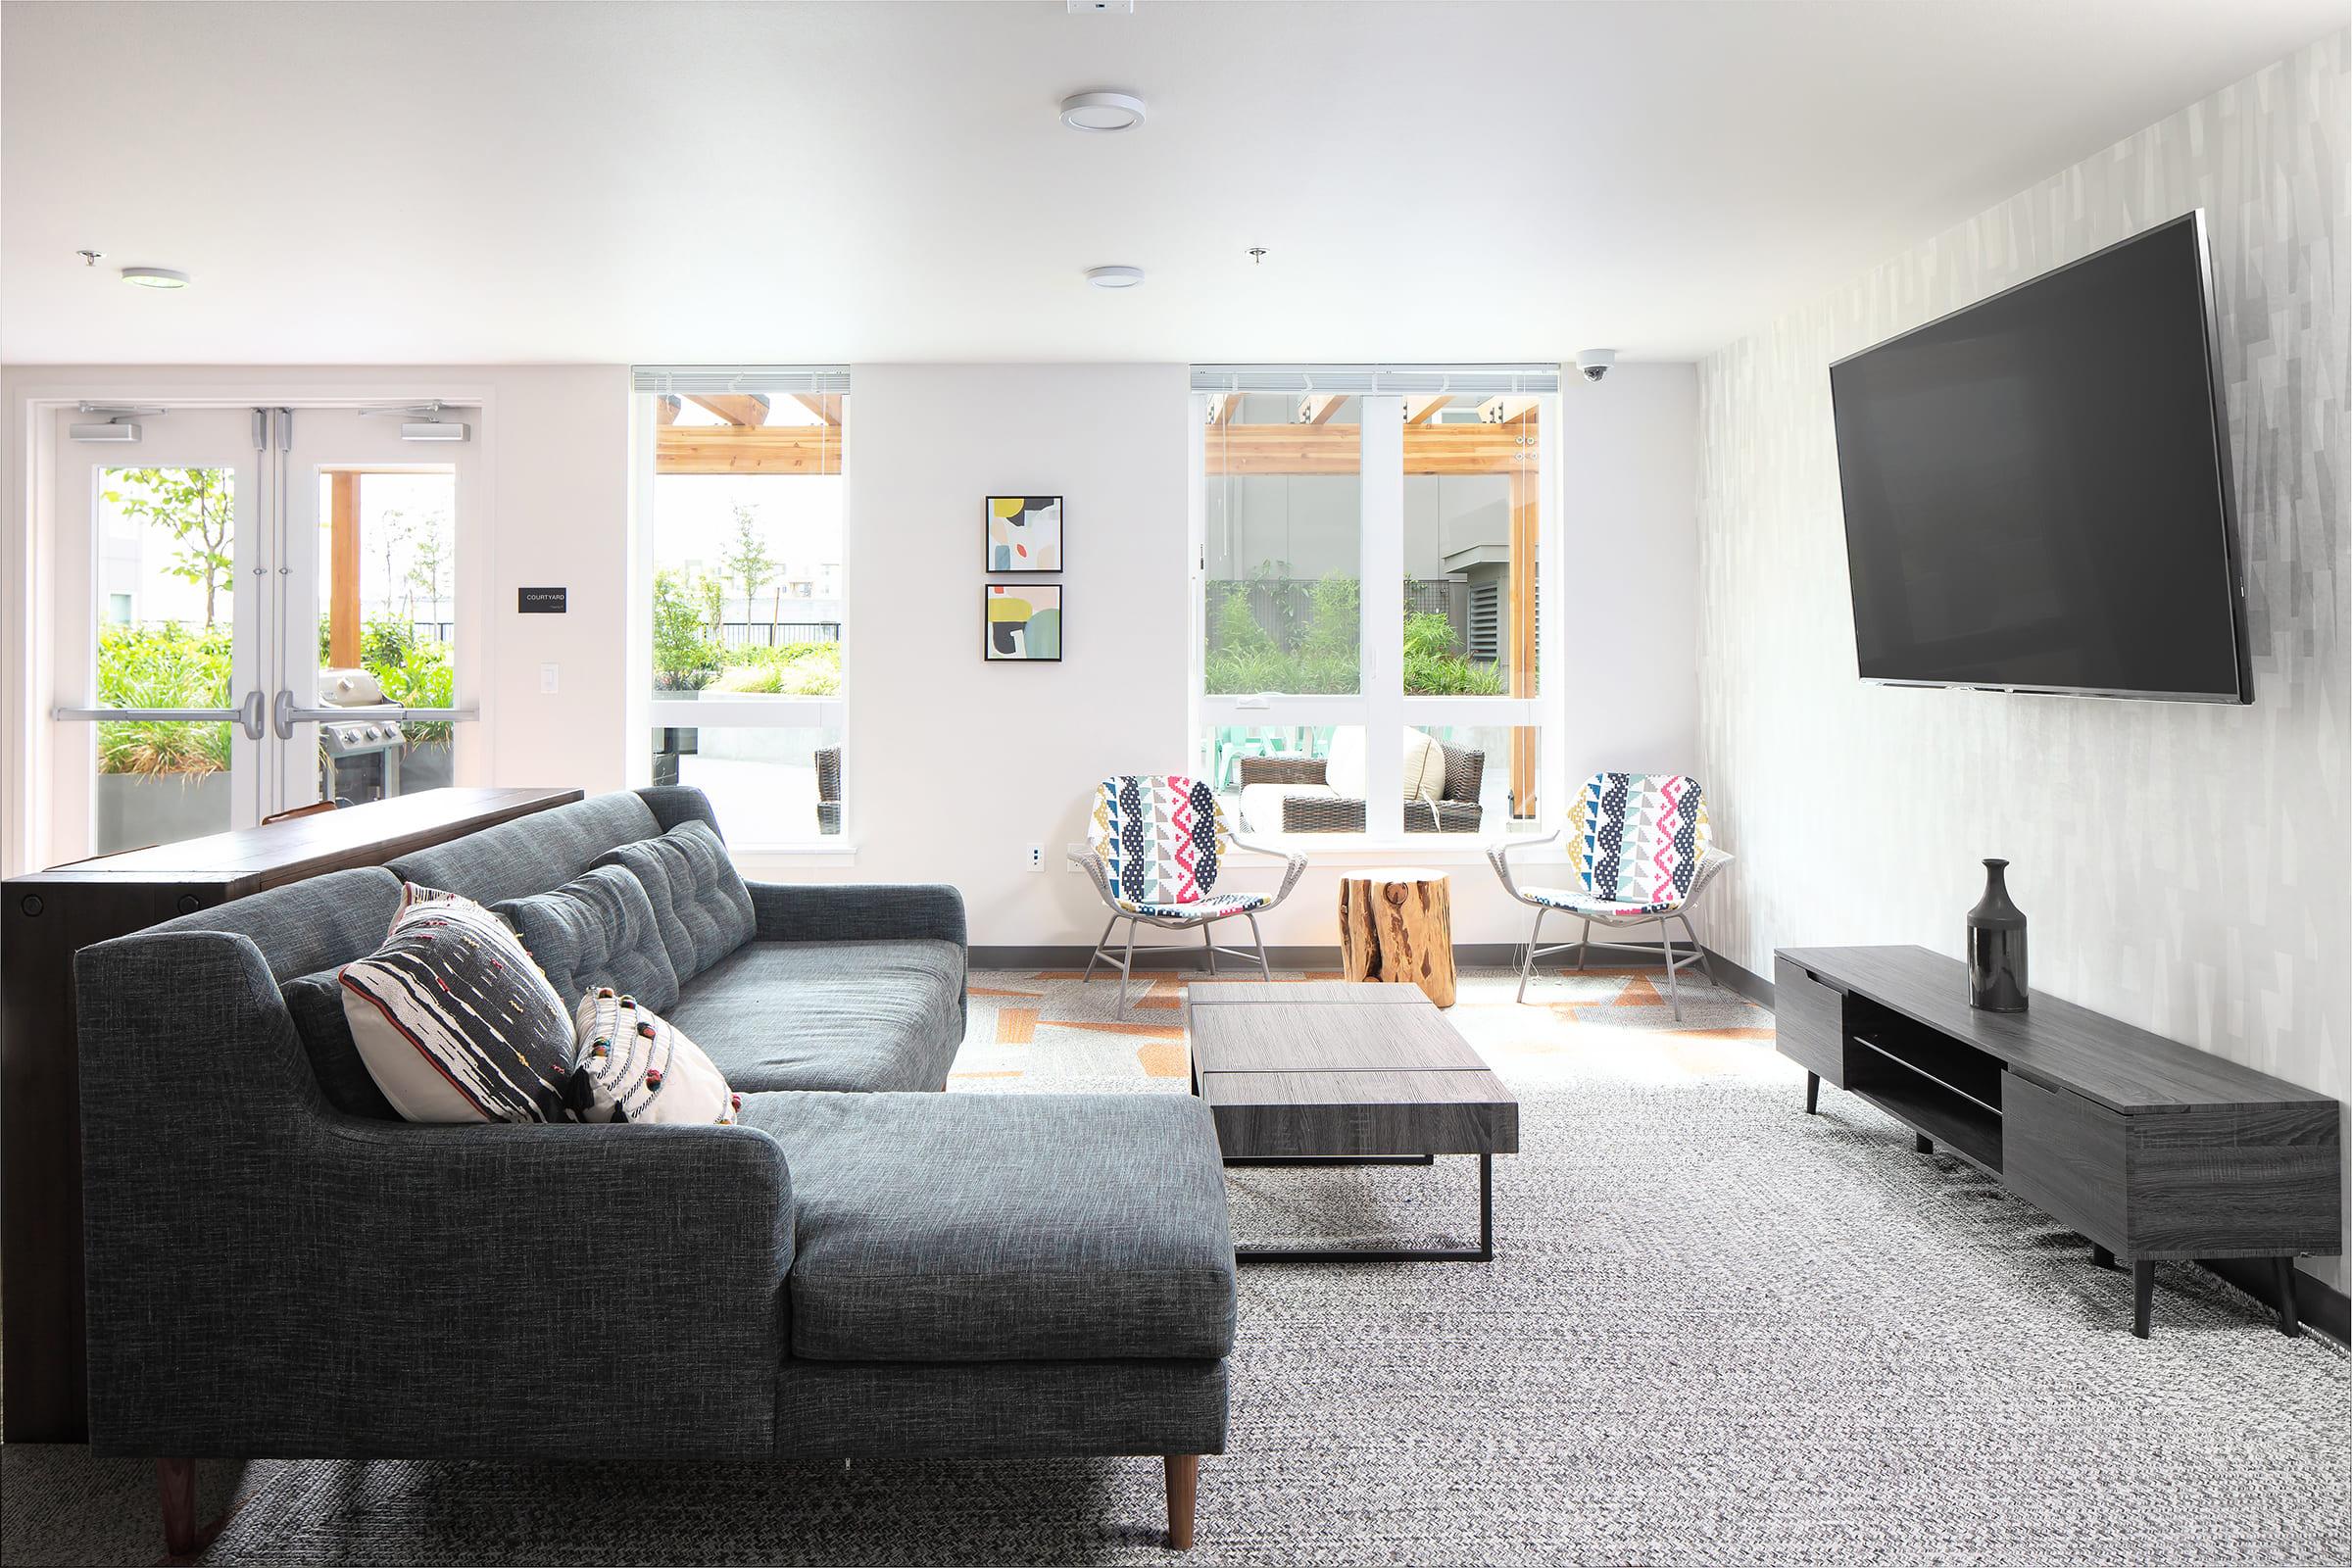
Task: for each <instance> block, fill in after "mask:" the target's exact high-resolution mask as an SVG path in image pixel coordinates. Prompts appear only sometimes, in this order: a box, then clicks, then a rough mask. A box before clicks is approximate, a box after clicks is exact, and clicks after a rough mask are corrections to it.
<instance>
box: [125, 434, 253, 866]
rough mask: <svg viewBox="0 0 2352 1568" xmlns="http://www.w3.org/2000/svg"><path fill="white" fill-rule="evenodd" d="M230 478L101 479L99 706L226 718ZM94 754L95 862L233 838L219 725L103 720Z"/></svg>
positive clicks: (210, 473) (159, 471) (174, 473)
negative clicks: (153, 847)
mask: <svg viewBox="0 0 2352 1568" xmlns="http://www.w3.org/2000/svg"><path fill="white" fill-rule="evenodd" d="M234 479H235V476H234V474H233V473H232V472H231V470H229V469H226V468H108V469H105V470H104V471H103V472H102V473H101V475H100V480H99V505H98V596H99V597H98V605H99V606H100V608H101V613H100V614H99V616H98V631H97V648H96V651H95V652H96V657H97V665H98V685H97V692H98V703H99V706H101V707H104V708H226V707H228V706H229V683H230V675H231V669H230V653H231V644H232V637H233V626H234V622H235V599H236V596H235V591H234V584H233V580H232V576H231V572H232V566H233V558H234V554H235V549H236V539H235V520H234V519H235V507H234V500H235V496H234ZM97 753H98V757H97V768H98V777H97V780H96V783H97V791H96V833H95V847H96V853H97V854H100V855H112V854H114V853H115V852H117V851H119V850H130V849H138V848H140V847H142V846H145V845H149V844H168V843H172V842H173V841H175V840H178V839H185V838H195V837H198V836H200V835H202V834H206V833H223V832H226V831H227V830H228V829H229V828H230V827H231V826H232V825H233V823H232V820H231V811H232V809H233V801H232V798H231V795H230V784H229V764H230V752H229V726H228V725H226V724H191V723H182V722H158V721H150V720H146V719H110V720H107V721H104V722H102V723H100V724H99V725H98V734H97Z"/></svg>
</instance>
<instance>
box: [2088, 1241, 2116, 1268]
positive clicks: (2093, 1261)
mask: <svg viewBox="0 0 2352 1568" xmlns="http://www.w3.org/2000/svg"><path fill="white" fill-rule="evenodd" d="M2090 1266H2091V1267H2092V1268H2113V1267H2115V1254H2114V1253H2113V1252H2110V1251H2109V1250H2107V1249H2105V1248H2104V1247H2099V1246H2096V1245H2095V1244H2094V1245H2093V1246H2092V1248H2091V1250H2090Z"/></svg>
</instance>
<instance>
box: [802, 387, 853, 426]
mask: <svg viewBox="0 0 2352 1568" xmlns="http://www.w3.org/2000/svg"><path fill="white" fill-rule="evenodd" d="M792 401H793V402H795V403H798V404H799V405H800V406H801V407H802V408H804V409H807V410H808V411H809V413H810V414H813V415H815V416H816V417H818V418H819V419H822V420H823V421H824V422H825V423H827V424H834V425H837V424H839V423H841V395H840V394H839V393H836V392H795V393H794V394H793V395H792Z"/></svg>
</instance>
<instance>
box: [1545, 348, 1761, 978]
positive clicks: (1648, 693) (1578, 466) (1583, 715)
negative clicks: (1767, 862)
mask: <svg viewBox="0 0 2352 1568" xmlns="http://www.w3.org/2000/svg"><path fill="white" fill-rule="evenodd" d="M1564 380H1565V382H1566V384H1565V385H1564V387H1563V388H1562V390H1561V392H1560V403H1561V410H1560V467H1561V469H1562V470H1563V474H1564V483H1565V485H1566V489H1565V492H1564V494H1563V497H1562V501H1561V515H1563V516H1564V517H1565V518H1566V527H1567V530H1568V538H1567V546H1568V548H1567V551H1566V557H1567V562H1568V576H1569V579H1570V580H1569V581H1568V582H1567V583H1564V584H1562V585H1561V586H1560V587H1559V589H1558V590H1557V591H1556V592H1555V591H1554V590H1553V589H1552V588H1551V587H1550V586H1549V585H1548V584H1546V585H1544V589H1543V593H1542V599H1543V604H1542V607H1541V611H1540V613H1542V614H1544V615H1552V614H1560V615H1565V616H1567V617H1568V622H1567V624H1568V639H1567V641H1568V665H1569V667H1568V668H1567V669H1566V670H1565V671H1563V672H1562V673H1563V674H1564V675H1565V676H1566V677H1567V679H1566V684H1567V685H1568V686H1569V688H1570V690H1569V692H1568V696H1567V705H1568V706H1567V721H1566V723H1565V725H1564V726H1563V727H1562V732H1561V740H1562V744H1563V745H1565V746H1566V748H1567V754H1568V775H1567V776H1568V779H1569V781H1570V784H1571V785H1572V786H1573V785H1574V784H1576V783H1578V782H1581V781H1582V780H1584V779H1586V778H1589V777H1591V776H1592V775H1593V774H1594V773H1597V772H1601V771H1603V770H1610V771H1618V772H1629V773H1693V774H1697V775H1698V778H1699V783H1700V784H1701V785H1702V786H1704V785H1710V784H1711V783H1712V781H1711V780H1710V779H1708V778H1707V777H1706V775H1705V774H1704V772H1703V771H1701V769H1700V768H1699V765H1698V372H1697V368H1696V367H1694V366H1690V365H1620V366H1618V367H1617V368H1615V369H1613V370H1611V371H1610V372H1609V374H1608V378H1607V379H1606V380H1604V381H1602V382H1601V383H1600V384H1599V385H1597V386H1592V385H1588V384H1587V383H1586V382H1585V380H1584V379H1583V377H1581V376H1578V375H1575V374H1574V373H1573V372H1569V373H1568V374H1567V375H1565V376H1564ZM1544 687H1545V689H1546V690H1550V689H1553V687H1554V682H1553V681H1552V680H1551V679H1550V677H1549V676H1546V678H1545V680H1544ZM1724 847H1725V848H1726V849H1728V850H1730V851H1732V852H1733V853H1734V854H1735V855H1736V854H1738V853H1739V850H1740V846H1739V845H1738V844H1735V843H1731V842H1729V841H1728V840H1727V841H1726V843H1725V846H1724ZM1698 909H1699V913H1698V915H1696V916H1695V917H1694V918H1696V919H1697V921H1698V923H1699V929H1700V939H1701V940H1702V941H1705V942H1706V943H1707V944H1708V945H1709V946H1710V947H1713V946H1716V945H1717V944H1716V943H1715V940H1714V936H1713V933H1712V932H1711V931H1710V930H1708V928H1707V925H1706V905H1705V904H1704V903H1701V904H1700V905H1699V906H1698ZM1637 935H1639V933H1637Z"/></svg>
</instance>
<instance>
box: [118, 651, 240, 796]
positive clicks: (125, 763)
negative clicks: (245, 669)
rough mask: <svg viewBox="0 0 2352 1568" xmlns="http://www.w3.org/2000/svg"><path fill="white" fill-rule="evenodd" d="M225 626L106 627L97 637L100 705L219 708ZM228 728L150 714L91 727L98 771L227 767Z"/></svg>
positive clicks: (225, 677) (224, 687) (224, 689)
mask: <svg viewBox="0 0 2352 1568" xmlns="http://www.w3.org/2000/svg"><path fill="white" fill-rule="evenodd" d="M231 646H232V645H231V641H230V634H229V630H228V628H227V627H225V626H212V627H208V628H205V629H202V630H198V629H195V628H192V627H187V626H181V625H179V624H177V623H175V622H164V623H161V624H157V625H152V626H109V627H107V628H106V629H105V630H104V631H102V632H100V633H99V637H98V701H99V703H100V705H101V706H103V707H107V708H226V707H227V706H228V702H229V697H228V689H229V657H230V649H231ZM228 748H229V738H228V726H227V725H226V724H190V723H178V722H172V721H168V720H154V719H141V718H132V719H107V720H103V721H101V722H100V724H99V725H98V771H99V772H101V773H143V774H149V775H154V774H162V773H182V774H203V773H218V772H221V771H224V770H225V769H226V768H227V767H228V755H229V754H228Z"/></svg>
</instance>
